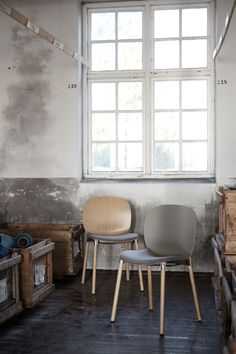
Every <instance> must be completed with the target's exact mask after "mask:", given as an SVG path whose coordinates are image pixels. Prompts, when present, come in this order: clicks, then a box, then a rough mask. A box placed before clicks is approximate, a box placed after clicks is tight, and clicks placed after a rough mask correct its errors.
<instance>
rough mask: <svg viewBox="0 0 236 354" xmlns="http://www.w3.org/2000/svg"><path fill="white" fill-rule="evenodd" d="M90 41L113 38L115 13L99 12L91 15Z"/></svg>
mask: <svg viewBox="0 0 236 354" xmlns="http://www.w3.org/2000/svg"><path fill="white" fill-rule="evenodd" d="M91 39H92V41H101V40H111V39H115V13H114V12H104V13H103V12H102V13H101V12H100V13H93V14H92V15H91Z"/></svg>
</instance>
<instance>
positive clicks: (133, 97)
mask: <svg viewBox="0 0 236 354" xmlns="http://www.w3.org/2000/svg"><path fill="white" fill-rule="evenodd" d="M118 102H119V105H118V106H119V109H120V110H122V109H123V110H139V109H142V82H120V83H119V84H118Z"/></svg>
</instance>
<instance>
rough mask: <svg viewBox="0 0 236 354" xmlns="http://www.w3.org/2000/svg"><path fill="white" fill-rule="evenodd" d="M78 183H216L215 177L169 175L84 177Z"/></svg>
mask: <svg viewBox="0 0 236 354" xmlns="http://www.w3.org/2000/svg"><path fill="white" fill-rule="evenodd" d="M80 183H209V184H211V183H216V179H215V177H194V178H191V177H190V178H187V177H169V178H163V177H162V178H161V177H160V178H156V177H155V178H153V177H152V178H135V177H134V178H117V177H116V178H104V177H101V178H98V177H96V178H94V177H84V178H82V179H81V181H80Z"/></svg>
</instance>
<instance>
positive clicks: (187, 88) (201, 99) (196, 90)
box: [182, 80, 207, 109]
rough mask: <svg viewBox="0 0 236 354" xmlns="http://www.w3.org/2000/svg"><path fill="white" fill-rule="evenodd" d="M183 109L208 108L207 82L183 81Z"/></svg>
mask: <svg viewBox="0 0 236 354" xmlns="http://www.w3.org/2000/svg"><path fill="white" fill-rule="evenodd" d="M182 108H183V109H196V108H199V109H201V108H207V81H206V80H188V81H182Z"/></svg>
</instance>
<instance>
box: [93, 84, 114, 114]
mask: <svg viewBox="0 0 236 354" xmlns="http://www.w3.org/2000/svg"><path fill="white" fill-rule="evenodd" d="M115 101H116V98H115V83H113V82H109V83H108V82H106V83H103V82H99V83H97V82H96V83H93V84H92V110H93V111H107V110H114V109H115V106H116V105H115Z"/></svg>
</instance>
